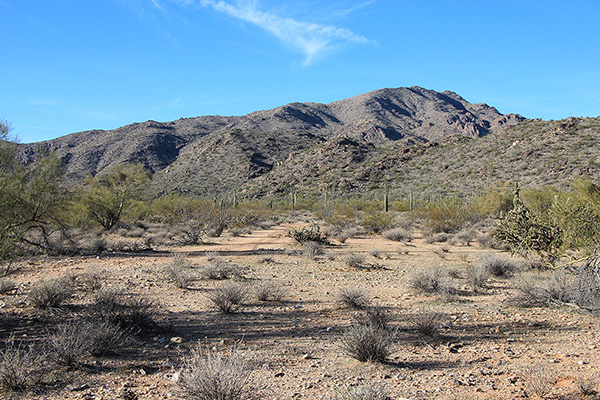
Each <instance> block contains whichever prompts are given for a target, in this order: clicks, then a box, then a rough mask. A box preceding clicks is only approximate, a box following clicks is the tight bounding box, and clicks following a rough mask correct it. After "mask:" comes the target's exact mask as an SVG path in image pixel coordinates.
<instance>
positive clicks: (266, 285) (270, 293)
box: [254, 281, 286, 301]
mask: <svg viewBox="0 0 600 400" xmlns="http://www.w3.org/2000/svg"><path fill="white" fill-rule="evenodd" d="M254 294H255V296H256V298H257V299H258V300H259V301H283V300H284V299H285V296H286V295H285V291H284V290H283V288H282V287H281V286H280V285H276V284H274V283H272V282H266V281H263V282H260V283H258V284H256V285H255V286H254Z"/></svg>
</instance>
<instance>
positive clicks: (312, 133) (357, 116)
mask: <svg viewBox="0 0 600 400" xmlns="http://www.w3.org/2000/svg"><path fill="white" fill-rule="evenodd" d="M524 120H525V118H523V117H522V116H520V115H518V114H501V113H499V112H498V111H497V110H496V109H495V108H494V107H491V106H489V105H487V104H483V103H480V104H472V103H469V102H468V101H466V100H465V99H463V98H462V97H461V96H459V95H458V94H456V93H454V92H451V91H444V92H436V91H433V90H429V89H424V88H421V87H418V86H412V87H409V88H383V89H378V90H374V91H371V92H368V93H363V94H360V95H358V96H354V97H350V98H347V99H342V100H338V101H334V102H331V103H327V104H324V103H312V102H308V103H298V102H294V103H289V104H286V105H282V106H280V107H276V108H273V109H270V110H260V111H255V112H252V113H249V114H246V115H243V116H218V115H214V116H200V117H193V118H180V119H178V120H175V121H168V122H157V121H152V120H150V121H145V122H141V123H133V124H129V125H126V126H123V127H120V128H117V129H113V130H106V131H101V130H90V131H84V132H76V133H72V134H70V135H66V136H63V137H60V138H57V139H53V140H49V141H44V142H39V143H32V144H25V145H21V156H22V157H23V159H24V160H29V161H30V160H33V159H35V157H36V156H37V155H38V154H40V153H41V152H42V151H51V152H54V153H55V154H57V155H58V156H59V157H60V158H61V159H63V160H64V162H65V169H66V176H67V178H68V179H69V180H71V181H73V182H75V181H79V180H81V179H83V178H85V177H86V176H88V175H97V174H102V173H105V172H107V171H110V170H111V169H112V168H113V167H114V166H116V165H118V164H122V163H135V162H141V163H142V164H144V166H145V167H146V168H148V169H149V170H150V171H152V172H154V173H155V178H156V179H154V182H153V186H155V187H156V188H155V190H153V191H154V192H155V193H156V192H164V191H167V192H170V191H178V192H184V193H194V194H207V193H218V192H222V191H228V190H232V189H234V188H239V187H241V186H243V185H245V184H247V182H248V181H249V180H253V179H256V178H258V177H261V176H263V177H264V176H266V175H268V174H269V173H270V172H271V171H273V170H274V169H277V168H279V167H280V166H281V165H282V163H285V161H286V160H287V159H289V157H290V156H291V155H293V154H296V153H298V152H302V151H305V150H306V149H308V148H310V147H312V146H319V145H322V144H324V143H327V142H328V141H332V140H343V139H344V138H348V139H349V140H353V141H356V142H360V143H364V144H366V145H372V146H375V147H376V148H380V149H392V148H401V147H403V146H410V145H414V144H418V143H420V144H426V143H435V142H439V141H443V140H446V139H448V138H451V137H454V136H464V137H472V138H478V137H483V136H486V135H488V134H490V133H491V132H493V131H495V130H497V129H499V128H501V127H503V126H509V125H515V124H518V123H520V122H522V121H524ZM158 188H160V190H159V189H158Z"/></svg>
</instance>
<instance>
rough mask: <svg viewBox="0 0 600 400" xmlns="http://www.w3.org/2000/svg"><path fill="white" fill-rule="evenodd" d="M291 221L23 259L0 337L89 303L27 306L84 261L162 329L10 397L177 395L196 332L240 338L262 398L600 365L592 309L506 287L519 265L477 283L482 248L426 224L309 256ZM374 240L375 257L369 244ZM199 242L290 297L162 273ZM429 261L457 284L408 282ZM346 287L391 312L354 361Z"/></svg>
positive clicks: (325, 395) (417, 393) (221, 345)
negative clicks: (219, 303) (376, 350)
mask: <svg viewBox="0 0 600 400" xmlns="http://www.w3.org/2000/svg"><path fill="white" fill-rule="evenodd" d="M289 228H290V226H287V225H284V226H277V227H273V228H271V229H266V230H257V231H254V232H252V233H250V234H247V235H245V236H243V237H232V236H229V235H227V234H226V235H224V236H223V237H222V238H218V239H214V243H212V244H210V245H203V246H194V247H182V248H170V249H165V250H164V251H162V252H153V253H143V254H106V255H102V256H100V257H76V258H61V259H48V258H44V259H36V260H32V261H29V262H23V263H21V264H19V265H18V268H17V270H16V271H15V272H14V273H13V274H12V275H11V276H10V278H11V279H12V280H13V281H14V282H15V283H16V284H17V286H18V289H17V290H16V291H15V292H13V293H10V294H8V295H1V296H0V317H1V318H2V322H3V325H2V326H0V339H5V338H6V337H8V335H9V334H11V333H13V334H14V335H15V337H16V338H17V340H25V341H36V340H41V338H43V335H44V334H46V332H48V329H51V327H52V326H53V324H56V322H57V321H59V320H61V319H64V318H67V317H68V314H69V312H71V311H72V310H73V309H75V308H76V307H77V306H78V305H79V307H80V308H79V309H82V310H85V308H84V307H83V308H82V307H81V305H83V304H85V303H86V301H89V299H90V297H91V294H90V293H86V292H77V293H76V294H75V295H74V297H73V298H72V299H71V301H70V304H69V305H67V307H66V309H65V310H63V311H62V312H58V313H57V312H47V311H38V310H35V309H34V308H33V307H32V306H31V305H30V304H29V303H28V300H27V296H26V295H27V292H28V290H29V288H30V287H31V284H32V283H34V282H36V281H38V280H41V279H45V278H48V277H50V276H55V275H64V274H69V275H71V276H77V275H78V274H82V273H85V272H89V271H96V272H101V273H102V274H103V276H104V284H105V285H106V286H118V287H122V288H124V289H125V290H126V291H128V292H129V293H130V294H131V295H137V294H142V295H144V296H147V297H148V298H150V299H152V300H153V301H154V302H155V304H156V305H157V308H156V311H155V320H156V321H157V322H158V324H159V325H160V326H162V327H165V328H168V330H166V331H164V332H157V333H154V334H150V335H146V336H142V337H138V338H136V341H135V343H134V344H133V345H132V346H130V348H129V350H128V351H127V352H125V354H123V355H122V356H119V357H113V358H98V359H90V360H89V363H88V364H87V367H86V368H85V369H83V370H76V371H61V373H60V374H57V375H56V378H53V380H51V381H50V382H48V383H47V384H46V385H45V386H44V387H43V388H42V389H40V391H31V392H27V393H24V394H20V395H8V394H7V395H5V397H6V398H10V396H13V398H15V399H16V398H24V399H29V398H31V399H33V398H36V399H38V398H39V399H118V398H123V399H127V398H128V399H134V398H138V399H165V398H183V395H182V393H181V391H180V390H179V388H178V384H177V383H175V382H173V381H174V380H175V378H174V375H175V377H176V376H177V374H176V372H177V370H178V369H179V368H180V367H181V365H182V362H183V360H184V359H185V358H186V357H187V355H188V354H189V351H190V349H191V348H194V347H197V346H198V345H201V346H206V347H208V348H216V349H218V350H220V351H224V352H227V351H229V349H230V348H231V347H232V346H237V348H238V349H239V351H242V352H243V353H244V354H246V356H247V357H248V358H251V359H252V363H253V365H254V366H255V367H254V368H253V370H252V381H253V384H254V386H255V388H256V391H257V393H258V394H257V397H258V398H264V399H296V398H303V399H331V398H333V397H334V396H335V394H337V393H340V392H343V391H344V390H346V389H347V388H350V387H359V386H364V385H370V384H373V383H377V384H381V385H383V387H385V389H386V390H387V392H388V393H389V395H390V397H391V398H392V399H403V398H408V399H513V398H535V397H536V395H535V393H534V390H533V388H534V387H535V385H536V384H538V385H539V384H540V382H541V381H544V380H549V381H551V383H550V384H549V385H550V386H549V387H550V393H549V394H548V395H547V396H546V398H555V399H559V398H573V399H574V398H580V397H581V395H580V394H579V393H578V390H577V380H578V379H580V378H584V377H587V378H592V377H595V376H596V374H597V373H598V366H599V365H600V364H599V361H600V356H599V354H598V349H599V348H600V335H599V334H598V332H599V329H598V328H599V327H600V324H599V321H598V318H597V317H595V316H593V315H589V314H587V313H584V312H581V311H578V310H575V309H572V308H566V307H565V308H532V309H522V308H516V307H513V306H510V305H508V304H507V301H506V300H507V298H509V296H511V295H512V294H514V293H515V286H516V281H517V279H518V278H516V277H515V278H512V279H492V280H491V281H490V284H489V287H488V288H487V289H486V290H485V292H484V293H473V291H472V290H471V288H470V287H469V285H468V283H467V281H466V279H465V278H464V277H465V273H464V271H465V268H466V267H467V265H468V263H472V262H475V261H476V260H477V259H478V258H479V257H480V256H481V255H482V254H483V253H484V252H488V251H489V250H483V249H480V248H478V247H477V246H462V245H461V246H449V245H445V244H444V245H442V244H427V243H425V241H424V240H423V239H420V238H416V239H414V240H413V241H412V242H411V243H409V244H403V243H398V242H393V241H389V240H385V239H383V238H382V237H381V236H362V237H357V238H352V239H349V240H347V241H346V242H345V243H344V244H338V245H334V246H331V247H328V248H327V249H326V252H327V253H326V254H325V255H323V256H320V257H318V258H317V259H315V260H311V259H308V258H306V257H304V256H302V255H301V254H300V247H299V246H297V245H294V243H293V242H292V240H291V239H290V238H288V237H287V236H286V232H287V231H288V230H289ZM442 247H445V250H446V252H443V251H441V248H442ZM374 249H376V250H379V251H380V252H381V258H375V257H374V256H373V255H372V254H371V252H372V250H374ZM207 251H216V252H218V254H219V257H220V258H222V259H223V260H226V261H227V262H228V263H230V264H235V265H239V266H241V267H242V270H243V274H244V279H238V280H239V282H240V283H241V284H243V285H246V286H248V287H249V288H251V287H252V286H254V285H256V284H257V283H259V282H264V281H272V282H274V283H277V284H279V285H281V287H282V288H283V289H284V290H285V293H286V300H285V301H284V302H259V301H258V300H253V299H251V298H250V297H249V299H248V300H247V301H246V303H245V304H244V306H243V308H242V309H241V310H240V312H238V313H235V314H231V315H224V314H221V313H219V312H218V311H217V310H215V308H214V307H213V306H212V305H211V302H210V301H209V300H208V298H207V294H208V293H210V291H211V290H213V289H214V288H215V287H218V286H220V285H225V284H227V283H228V281H213V280H197V281H195V282H194V283H193V284H192V286H191V287H190V288H189V289H188V290H184V289H179V288H177V287H175V285H174V284H173V283H172V282H169V281H168V280H166V279H165V278H164V276H163V275H161V270H162V267H163V265H165V264H167V263H169V262H171V260H172V255H173V253H175V252H184V253H186V254H187V257H188V259H189V260H190V261H191V262H192V263H193V264H194V265H195V266H196V267H195V268H196V269H197V270H198V271H200V270H201V269H202V267H203V266H205V265H207V264H208V261H207V255H206V252H207ZM436 253H437V254H436ZM350 254H363V255H364V256H365V263H368V264H374V266H375V268H370V269H353V268H349V267H348V266H347V265H346V264H345V259H346V257H348V255H350ZM431 265H438V266H442V267H444V268H446V269H449V270H454V271H455V272H456V274H457V277H456V278H453V285H454V286H455V287H456V288H457V289H458V295H455V296H452V298H449V299H448V298H444V297H441V296H437V295H425V294H421V293H416V292H415V291H413V290H411V289H410V288H409V287H408V286H407V282H408V280H409V277H410V276H411V274H412V273H413V272H414V270H415V269H417V268H422V267H427V266H431ZM527 274H534V275H540V276H539V277H540V279H543V278H544V277H545V276H547V273H543V272H527ZM344 287H356V288H361V289H364V291H365V292H366V293H368V295H369V297H370V298H371V299H372V302H373V304H377V305H379V306H382V307H384V308H385V309H386V310H387V311H388V312H389V314H390V315H391V316H392V322H391V323H390V325H391V327H392V328H393V329H395V331H396V333H395V343H394V344H393V345H392V347H391V349H392V354H391V357H390V359H389V362H388V363H385V364H377V363H363V362H359V361H356V360H354V359H352V358H350V357H348V356H347V355H345V354H344V352H343V351H342V349H341V348H340V338H341V336H342V334H343V332H344V331H345V330H346V329H347V328H348V327H349V326H350V324H351V323H352V321H354V320H355V319H356V318H357V317H358V316H359V315H360V314H361V312H360V311H354V310H350V309H347V308H343V307H341V306H340V304H339V303H338V301H337V300H338V294H339V291H340V289H341V288H344ZM420 310H434V311H436V312H439V313H441V314H442V315H443V319H442V322H441V329H440V331H439V334H438V335H437V336H436V337H433V338H428V337H424V336H422V335H419V334H418V333H417V332H416V331H415V330H414V329H413V328H412V325H411V320H412V319H413V317H414V315H415V313H417V312H419V311H420ZM83 312H85V311H83ZM49 327H50V328H49ZM581 398H583V397H581ZM587 398H593V397H587Z"/></svg>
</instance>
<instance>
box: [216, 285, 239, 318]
mask: <svg viewBox="0 0 600 400" xmlns="http://www.w3.org/2000/svg"><path fill="white" fill-rule="evenodd" d="M245 297H246V288H245V287H244V286H242V285H240V284H237V283H230V284H227V285H223V286H220V287H218V288H216V289H214V290H213V291H212V292H211V293H210V294H209V295H208V299H209V300H210V301H212V303H213V305H214V306H215V307H217V309H218V310H219V311H221V312H222V313H223V314H233V313H235V312H237V311H239V309H240V308H241V305H242V302H243V301H244V299H245Z"/></svg>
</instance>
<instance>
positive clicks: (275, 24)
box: [181, 0, 375, 65]
mask: <svg viewBox="0 0 600 400" xmlns="http://www.w3.org/2000/svg"><path fill="white" fill-rule="evenodd" d="M181 3H182V4H190V3H192V2H191V1H190V0H182V1H181ZM368 3H370V2H366V3H362V5H366V4H368ZM196 4H198V3H196ZM199 4H200V5H201V6H203V7H210V8H213V9H214V10H216V11H218V12H221V13H223V14H226V15H228V16H230V17H233V18H236V19H239V20H242V21H245V22H248V23H251V24H253V25H256V26H258V27H260V28H262V29H264V30H266V31H267V32H269V33H271V34H272V35H274V36H275V37H277V38H278V39H279V40H281V41H282V42H283V43H285V44H286V45H288V46H289V47H291V48H292V49H294V50H296V51H299V52H300V53H302V54H303V55H304V57H305V60H304V65H309V64H311V63H312V62H313V61H314V60H315V59H317V58H320V57H323V56H325V55H327V54H329V53H330V52H331V51H332V50H334V49H335V48H336V47H338V46H341V45H343V44H348V43H359V44H374V43H375V42H374V41H371V40H369V39H367V38H366V37H364V36H361V35H358V34H356V33H354V32H352V31H351V30H349V29H344V28H338V27H335V26H331V25H321V24H316V23H311V22H305V21H299V20H296V19H293V18H287V17H282V16H279V15H276V14H272V13H268V12H265V11H262V10H261V9H260V7H259V4H258V2H257V1H255V0H237V1H236V2H235V3H229V2H226V1H222V0H199ZM360 6H361V5H359V7H360Z"/></svg>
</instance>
